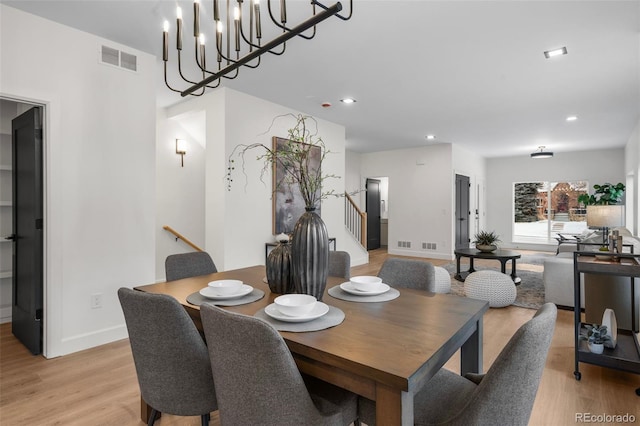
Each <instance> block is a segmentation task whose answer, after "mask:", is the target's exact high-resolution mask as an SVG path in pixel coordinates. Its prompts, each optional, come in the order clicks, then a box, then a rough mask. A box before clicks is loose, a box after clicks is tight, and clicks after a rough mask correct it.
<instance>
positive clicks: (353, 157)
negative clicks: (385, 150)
mask: <svg viewBox="0 0 640 426" xmlns="http://www.w3.org/2000/svg"><path fill="white" fill-rule="evenodd" d="M345 154H346V155H345V160H344V164H345V173H344V187H345V190H346V191H347V192H348V193H350V194H351V193H356V194H355V195H353V196H352V197H351V198H352V199H353V201H354V203H355V204H356V206H358V208H359V209H360V210H362V211H364V210H366V206H365V205H364V186H363V180H362V175H361V174H360V169H361V167H362V165H361V163H362V154H360V153H359V152H354V151H347V152H346V153H345Z"/></svg>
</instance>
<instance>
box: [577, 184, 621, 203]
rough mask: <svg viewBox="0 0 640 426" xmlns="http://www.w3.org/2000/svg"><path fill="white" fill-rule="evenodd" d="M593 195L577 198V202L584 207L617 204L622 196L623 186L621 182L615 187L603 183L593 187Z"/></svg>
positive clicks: (583, 195)
mask: <svg viewBox="0 0 640 426" xmlns="http://www.w3.org/2000/svg"><path fill="white" fill-rule="evenodd" d="M593 189H594V190H595V191H594V193H593V194H591V195H589V194H582V195H580V196H579V197H578V202H579V203H582V204H584V205H585V206H592V205H610V204H619V203H620V201H621V200H622V196H623V195H624V190H625V186H624V184H623V183H622V182H618V183H617V184H616V185H613V184H611V183H604V184H602V185H593Z"/></svg>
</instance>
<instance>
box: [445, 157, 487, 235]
mask: <svg viewBox="0 0 640 426" xmlns="http://www.w3.org/2000/svg"><path fill="white" fill-rule="evenodd" d="M485 165H486V160H485V159H484V157H480V156H478V155H477V154H474V153H472V152H471V151H468V150H466V149H464V148H462V147H460V146H458V145H455V144H454V145H453V174H454V179H455V175H457V174H458V175H463V176H467V177H469V184H470V185H471V187H470V188H469V211H471V215H470V216H469V238H470V239H471V240H473V236H474V235H475V234H476V233H477V232H478V231H480V230H481V229H484V227H485V224H486V218H487V216H486V182H485V176H486V167H485ZM454 194H455V191H454ZM452 201H453V206H452V209H453V212H454V213H455V199H454V200H452ZM476 212H477V214H476ZM452 238H453V240H452V241H454V242H455V228H454V229H453V236H452ZM454 244H455V243H454Z"/></svg>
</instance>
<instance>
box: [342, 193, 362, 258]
mask: <svg viewBox="0 0 640 426" xmlns="http://www.w3.org/2000/svg"><path fill="white" fill-rule="evenodd" d="M344 200H345V201H344V224H345V226H346V228H347V229H348V230H349V232H350V233H351V235H353V237H354V238H355V239H356V240H358V241H359V242H360V245H361V246H362V248H363V249H364V250H365V251H366V249H367V213H366V212H363V211H362V210H360V209H359V208H358V206H357V205H356V203H355V202H354V201H353V198H351V196H350V195H349V194H348V193H347V192H345V193H344Z"/></svg>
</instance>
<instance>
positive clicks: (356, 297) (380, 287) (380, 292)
mask: <svg viewBox="0 0 640 426" xmlns="http://www.w3.org/2000/svg"><path fill="white" fill-rule="evenodd" d="M328 293H329V295H330V296H331V297H335V298H336V299H341V300H346V301H349V302H365V303H366V302H369V303H371V302H388V301H389V300H393V299H395V298H397V297H398V296H400V292H399V291H398V290H396V289H395V288H393V287H391V286H389V285H388V284H385V283H383V282H382V279H381V278H379V277H375V276H370V275H361V276H356V277H352V278H351V279H350V280H349V281H346V282H343V283H342V284H340V285H337V286H335V287H332V288H330V289H329V291H328Z"/></svg>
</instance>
